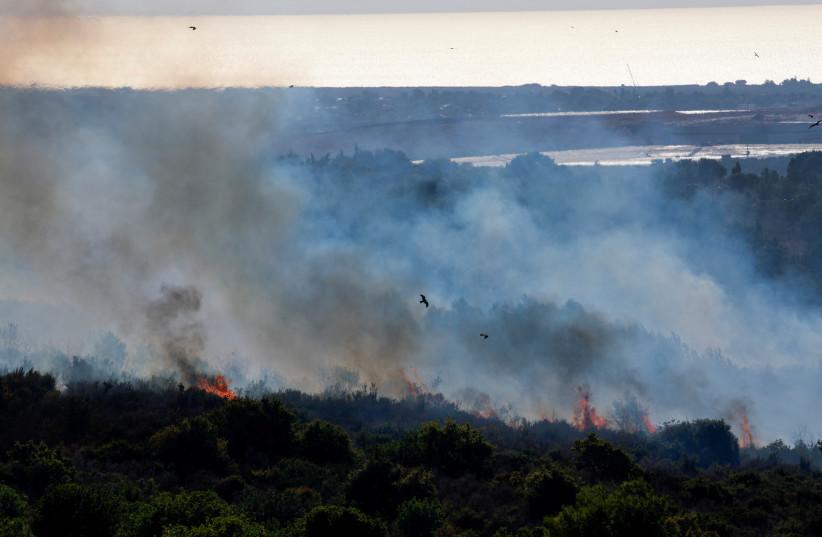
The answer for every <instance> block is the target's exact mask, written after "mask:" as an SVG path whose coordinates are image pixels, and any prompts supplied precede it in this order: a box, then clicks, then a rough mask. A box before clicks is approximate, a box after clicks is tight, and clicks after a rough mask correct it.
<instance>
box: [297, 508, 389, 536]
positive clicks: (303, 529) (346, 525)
mask: <svg viewBox="0 0 822 537" xmlns="http://www.w3.org/2000/svg"><path fill="white" fill-rule="evenodd" d="M295 532H296V535H297V536H298V537H333V536H337V535H339V536H343V535H351V536H357V537H386V536H387V535H388V533H387V532H386V530H385V528H384V527H383V525H382V524H380V523H379V522H377V521H376V520H374V519H371V518H369V517H367V516H366V515H364V514H362V513H361V512H360V511H358V510H357V509H354V508H351V507H338V506H336V505H321V506H319V507H315V508H314V509H312V510H311V512H310V513H308V514H307V515H306V516H305V517H304V518H303V519H302V520H300V521H299V522H298V524H297V525H296V527H295Z"/></svg>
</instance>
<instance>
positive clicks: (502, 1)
mask: <svg viewBox="0 0 822 537" xmlns="http://www.w3.org/2000/svg"><path fill="white" fill-rule="evenodd" d="M814 3H816V2H813V1H803V0H618V1H614V0H413V1H412V0H275V1H271V0H237V1H235V2H226V1H225V0H178V1H175V2H169V1H168V0H0V14H9V13H15V14H21V13H32V12H35V13H42V12H43V11H49V12H55V13H63V12H71V13H83V14H89V15H94V14H100V15H211V14H220V15H253V14H266V15H278V14H315V13H316V14H319V13H403V12H433V11H446V12H447V11H512V10H554V9H568V10H570V9H573V10H577V9H638V8H657V9H659V8H667V7H672V8H683V7H684V8H687V7H723V6H746V5H790V4H814Z"/></svg>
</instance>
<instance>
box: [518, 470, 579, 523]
mask: <svg viewBox="0 0 822 537" xmlns="http://www.w3.org/2000/svg"><path fill="white" fill-rule="evenodd" d="M578 490H579V487H577V484H576V483H575V482H574V480H573V478H571V477H570V476H569V475H568V474H567V473H566V472H564V471H562V470H560V469H559V468H541V469H538V470H534V471H533V472H531V473H530V474H529V475H528V477H527V478H526V479H525V498H526V500H527V502H528V511H529V513H530V515H531V517H533V518H540V519H541V518H542V517H544V516H546V515H554V514H556V513H557V512H559V510H560V509H562V508H563V507H565V506H566V505H571V504H573V503H574V501H576V498H577V492H578Z"/></svg>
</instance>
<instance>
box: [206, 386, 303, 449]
mask: <svg viewBox="0 0 822 537" xmlns="http://www.w3.org/2000/svg"><path fill="white" fill-rule="evenodd" d="M211 419H212V421H213V422H214V423H215V425H216V426H217V432H218V434H219V435H220V437H222V438H224V439H225V440H226V442H227V448H228V454H229V455H230V456H231V457H232V458H233V459H234V460H236V461H239V462H246V463H251V464H254V465H264V464H267V463H270V462H274V461H276V460H277V459H278V458H280V457H284V456H287V455H289V454H290V453H291V452H292V451H293V449H294V443H295V435H294V424H295V417H294V413H293V412H292V411H291V410H290V409H289V408H288V407H286V406H285V405H284V404H282V403H281V402H280V400H279V399H275V398H273V397H265V398H263V399H261V400H259V401H254V400H251V399H237V400H234V401H228V402H227V403H226V404H225V405H223V407H222V408H220V409H219V410H217V411H215V412H214V413H213V415H212V418H211Z"/></svg>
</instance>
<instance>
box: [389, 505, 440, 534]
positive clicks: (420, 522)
mask: <svg viewBox="0 0 822 537" xmlns="http://www.w3.org/2000/svg"><path fill="white" fill-rule="evenodd" d="M444 520H445V515H444V512H443V508H442V505H441V504H440V502H439V501H437V500H435V499H433V498H428V499H424V500H420V499H417V498H414V499H411V500H408V501H407V502H405V503H404V504H402V505H401V506H400V508H399V511H398V512H397V527H398V528H399V530H400V533H401V534H402V535H404V536H405V537H432V536H433V535H434V533H435V532H436V531H437V530H438V529H439V528H440V526H442V523H443V521H444Z"/></svg>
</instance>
